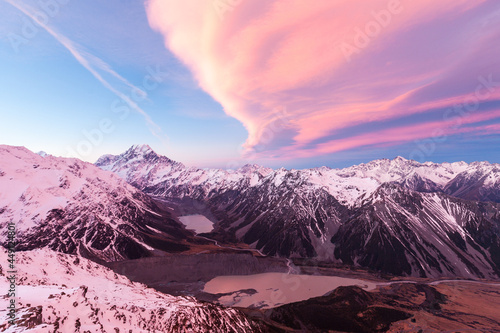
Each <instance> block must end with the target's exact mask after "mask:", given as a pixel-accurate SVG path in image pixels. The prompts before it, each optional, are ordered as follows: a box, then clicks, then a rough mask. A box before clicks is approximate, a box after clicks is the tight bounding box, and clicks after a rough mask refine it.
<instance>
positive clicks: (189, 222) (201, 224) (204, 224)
mask: <svg viewBox="0 0 500 333" xmlns="http://www.w3.org/2000/svg"><path fill="white" fill-rule="evenodd" d="M179 220H180V221H181V223H182V224H184V225H185V226H186V228H187V229H190V230H194V232H196V233H197V234H201V233H203V232H210V231H212V230H213V229H214V224H213V223H212V221H210V220H209V219H207V218H206V217H205V216H204V215H199V214H198V215H186V216H181V217H179Z"/></svg>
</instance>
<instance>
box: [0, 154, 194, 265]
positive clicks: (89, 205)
mask: <svg viewBox="0 0 500 333" xmlns="http://www.w3.org/2000/svg"><path fill="white" fill-rule="evenodd" d="M0 189H2V190H1V191H0V228H1V231H0V244H1V243H4V242H5V240H6V230H7V227H6V226H7V224H8V223H10V222H13V223H14V224H15V225H16V236H17V239H18V240H19V244H18V249H20V250H27V249H35V248H40V247H49V248H51V249H54V250H58V251H61V252H65V253H80V254H82V255H85V256H88V257H92V258H97V259H101V260H105V261H113V260H120V259H127V258H138V257H141V256H146V255H148V252H149V251H150V250H152V249H153V248H155V247H157V245H152V244H151V241H150V236H151V235H152V232H151V231H150V230H149V232H147V230H148V229H146V225H148V224H149V225H151V226H153V227H154V226H156V229H160V230H162V232H163V235H162V237H164V238H165V237H166V238H168V237H169V233H171V232H174V233H175V234H176V237H171V238H172V239H174V238H179V237H180V238H183V237H184V238H185V236H183V235H182V232H181V231H179V232H177V231H178V230H181V226H180V225H176V222H175V221H173V220H172V219H169V217H168V216H167V215H165V214H164V212H161V211H159V210H158V208H157V207H156V206H155V205H154V204H153V202H152V201H151V199H150V197H149V196H147V195H145V194H144V193H142V192H141V191H140V190H138V189H136V188H134V187H133V186H131V185H129V184H127V183H126V182H125V181H124V180H123V179H121V178H120V177H118V176H116V175H114V174H113V173H111V172H107V171H103V170H101V169H99V168H97V167H95V166H94V165H93V164H90V163H86V162H82V161H80V160H77V159H66V158H57V157H53V156H50V155H47V156H45V157H42V156H40V155H37V154H35V153H32V152H30V151H29V150H27V149H26V148H22V147H9V146H0ZM163 245H164V246H165V247H168V245H169V244H167V243H166V242H165V244H163ZM171 247H172V249H173V250H176V248H175V246H174V245H172V246H171ZM180 249H181V248H180V247H179V248H178V249H177V250H180Z"/></svg>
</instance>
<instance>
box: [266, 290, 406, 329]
mask: <svg viewBox="0 0 500 333" xmlns="http://www.w3.org/2000/svg"><path fill="white" fill-rule="evenodd" d="M387 300H388V298H387V297H381V296H380V295H376V294H371V293H369V292H366V291H364V290H363V289H361V288H358V287H339V288H337V289H335V290H334V291H333V292H332V293H331V294H330V295H327V296H322V297H316V298H311V299H309V300H306V301H302V302H297V303H292V304H286V305H282V306H280V307H278V308H275V309H271V310H267V313H266V316H267V317H268V318H269V319H270V320H272V321H274V322H277V323H279V324H282V325H285V326H287V327H290V328H293V329H295V330H302V331H307V332H327V331H341V332H367V333H368V332H386V331H387V330H388V329H389V327H390V325H391V323H393V322H396V321H399V320H404V319H407V318H410V317H411V316H412V315H411V314H410V313H408V312H406V311H402V310H400V309H395V308H390V307H387V306H386V305H385V304H384V301H385V302H387Z"/></svg>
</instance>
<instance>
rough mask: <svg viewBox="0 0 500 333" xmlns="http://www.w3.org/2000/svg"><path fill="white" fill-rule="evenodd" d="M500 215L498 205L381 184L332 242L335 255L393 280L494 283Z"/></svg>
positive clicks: (341, 227) (496, 269)
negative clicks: (456, 279) (396, 277)
mask: <svg viewBox="0 0 500 333" xmlns="http://www.w3.org/2000/svg"><path fill="white" fill-rule="evenodd" d="M499 211H500V207H499V205H498V204H493V203H480V204H478V203H473V202H469V201H465V200H461V199H456V198H453V197H448V196H446V195H443V194H425V193H419V192H414V191H410V190H407V189H404V188H402V187H400V186H398V185H383V186H382V187H381V188H380V189H379V190H378V191H377V192H375V193H374V194H373V195H372V197H371V198H370V199H368V200H367V201H366V202H365V204H364V205H363V206H362V207H360V208H359V209H358V210H356V211H355V212H354V215H353V216H352V217H351V218H350V219H348V220H347V221H345V223H343V224H342V225H341V226H340V228H339V231H338V232H337V233H336V234H335V236H334V237H332V243H334V244H336V248H335V256H336V257H338V258H340V259H341V260H342V261H343V262H345V263H348V264H357V265H360V266H362V267H368V268H371V269H375V270H377V271H380V272H386V273H391V274H394V275H417V276H421V277H430V276H435V277H437V276H469V277H489V278H495V277H496V275H497V274H498V268H499V267H500V266H498V263H497V262H495V261H494V260H496V256H495V249H496V247H495V246H496V245H495V244H498V242H499V241H500V237H499V234H498V233H497V232H495V231H497V230H498V228H499V227H500V220H499V219H498V212H499ZM443 220H445V221H447V223H443ZM488 230H489V232H488ZM494 230H495V231H494Z"/></svg>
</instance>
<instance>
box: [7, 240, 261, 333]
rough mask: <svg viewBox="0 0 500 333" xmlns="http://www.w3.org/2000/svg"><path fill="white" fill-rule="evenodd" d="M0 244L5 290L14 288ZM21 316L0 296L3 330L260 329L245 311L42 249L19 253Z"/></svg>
mask: <svg viewBox="0 0 500 333" xmlns="http://www.w3.org/2000/svg"><path fill="white" fill-rule="evenodd" d="M7 262H8V257H7V252H6V250H5V249H3V248H1V247H0V288H1V289H2V290H5V291H7V290H9V285H10V282H9V281H8V280H7V276H10V275H9V274H7V271H8V269H7V267H6V265H5V263H7ZM16 271H17V273H16V281H17V286H16V294H17V295H16V301H17V315H16V320H15V323H14V325H11V324H9V323H8V320H9V319H10V318H8V316H7V312H8V308H7V306H8V305H9V298H8V297H7V295H6V294H4V295H3V296H1V297H0V331H2V332H10V333H14V332H40V333H41V332H47V333H48V332H101V333H102V332H110V333H111V332H234V333H236V332H238V333H239V332H261V328H260V326H259V325H258V324H256V323H255V322H253V321H251V320H249V319H248V318H247V317H245V316H244V315H243V314H242V313H241V312H239V311H238V310H235V309H231V308H223V307H220V306H217V305H213V304H209V303H200V302H198V301H196V300H195V299H193V298H191V297H174V296H171V295H166V294H163V293H160V292H157V291H155V290H153V289H150V288H147V287H146V286H145V285H143V284H140V283H136V282H131V281H130V280H129V279H127V278H126V277H124V276H121V275H118V274H116V273H115V272H113V271H112V270H110V269H108V268H106V267H104V266H101V265H99V264H97V263H95V262H92V261H89V260H87V259H84V258H81V257H79V256H76V255H68V254H62V253H56V252H54V251H52V250H49V249H37V250H32V251H26V252H18V253H17V254H16Z"/></svg>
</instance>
